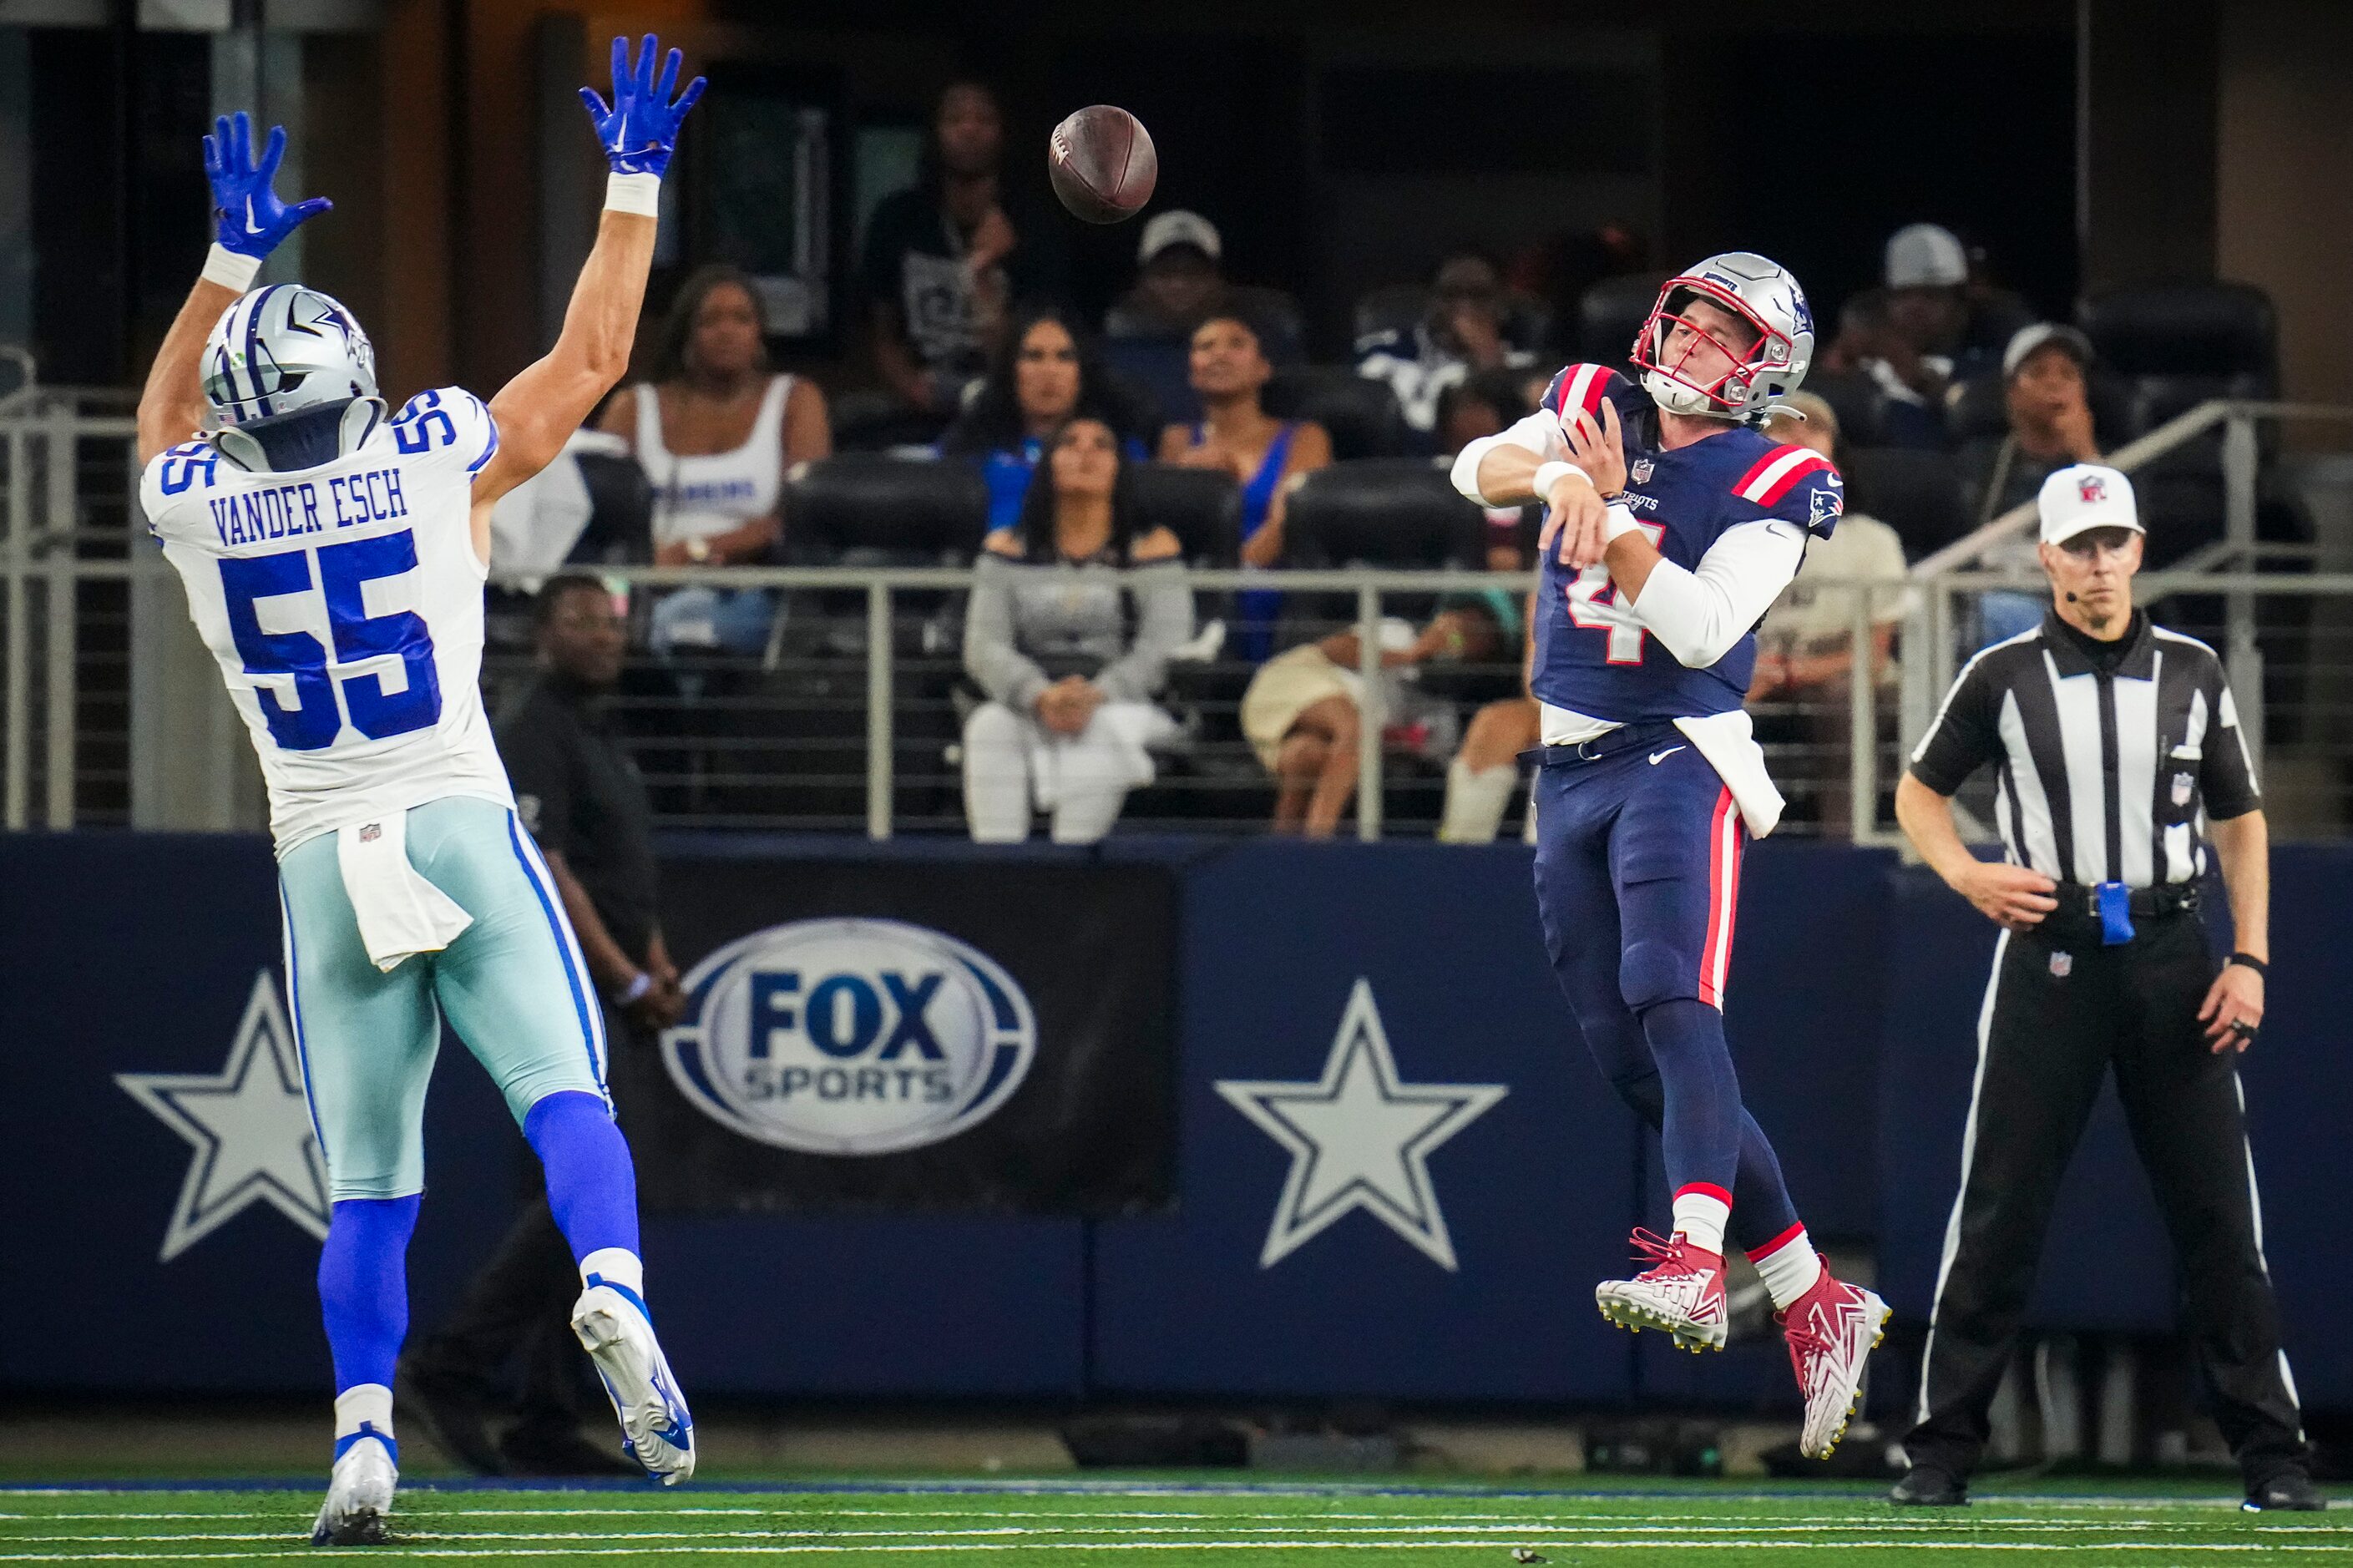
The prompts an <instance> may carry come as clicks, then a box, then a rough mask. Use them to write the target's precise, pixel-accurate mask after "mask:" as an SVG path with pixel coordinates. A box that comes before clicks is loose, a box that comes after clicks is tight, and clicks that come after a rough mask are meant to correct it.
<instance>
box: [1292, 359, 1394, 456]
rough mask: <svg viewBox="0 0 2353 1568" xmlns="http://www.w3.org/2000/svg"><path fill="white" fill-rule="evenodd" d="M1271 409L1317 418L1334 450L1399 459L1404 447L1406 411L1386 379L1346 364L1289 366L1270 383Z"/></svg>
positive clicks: (1300, 416)
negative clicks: (1368, 375)
mask: <svg viewBox="0 0 2353 1568" xmlns="http://www.w3.org/2000/svg"><path fill="white" fill-rule="evenodd" d="M1266 411H1267V412H1268V413H1269V414H1271V415H1273V416H1275V417H1276V418H1278V419H1313V420H1314V421H1315V422H1316V423H1317V424H1318V425H1321V426H1324V430H1325V431H1326V432H1327V433H1328V434H1329V435H1330V436H1331V437H1332V455H1333V456H1334V457H1335V458H1339V459H1341V460H1343V461H1346V460H1349V459H1352V458H1394V457H1396V456H1397V455H1398V453H1399V452H1401V451H1403V450H1404V449H1405V416H1404V414H1403V413H1402V412H1401V411H1400V410H1399V409H1398V404H1397V397H1396V395H1394V394H1393V393H1391V392H1390V391H1389V389H1388V384H1387V383H1385V382H1378V381H1367V380H1366V379H1365V378H1364V377H1363V376H1361V375H1358V374H1356V370H1355V368H1354V367H1353V366H1350V365H1344V364H1302V365H1286V366H1284V367H1283V368H1282V369H1281V370H1278V371H1276V372H1275V373H1274V379H1273V380H1271V381H1270V382H1268V383H1267V384H1266Z"/></svg>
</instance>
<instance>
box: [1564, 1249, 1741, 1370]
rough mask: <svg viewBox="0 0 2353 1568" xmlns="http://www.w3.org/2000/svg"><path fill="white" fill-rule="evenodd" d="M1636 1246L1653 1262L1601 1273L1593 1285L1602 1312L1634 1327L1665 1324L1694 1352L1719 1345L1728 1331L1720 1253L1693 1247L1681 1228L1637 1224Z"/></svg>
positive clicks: (1639, 1254)
mask: <svg viewBox="0 0 2353 1568" xmlns="http://www.w3.org/2000/svg"><path fill="white" fill-rule="evenodd" d="M1634 1247H1635V1255H1636V1256H1637V1257H1638V1258H1649V1259H1650V1260H1651V1268H1648V1269H1647V1270H1645V1271H1644V1272H1642V1273H1641V1274H1637V1275H1636V1276H1634V1278H1633V1279H1605V1280H1603V1281H1602V1282H1601V1283H1600V1284H1599V1285H1598V1286H1596V1287H1594V1290H1593V1300H1594V1302H1595V1303H1596V1304H1597V1305H1598V1306H1599V1307H1600V1309H1601V1315H1602V1316H1603V1317H1605V1318H1607V1319H1609V1321H1611V1322H1613V1323H1615V1324H1617V1325H1618V1326H1619V1327H1620V1328H1621V1329H1631V1330H1633V1331H1635V1332H1637V1333H1640V1332H1641V1331H1642V1330H1644V1329H1663V1330H1664V1331H1667V1332H1668V1333H1671V1334H1672V1335H1673V1336H1674V1337H1675V1343H1676V1344H1677V1345H1678V1346H1680V1347H1681V1348H1683V1349H1684V1350H1687V1351H1689V1352H1692V1353H1693V1354H1694V1355H1697V1354H1698V1353H1699V1352H1702V1351H1720V1350H1722V1349H1723V1348H1724V1341H1725V1332H1726V1331H1727V1318H1726V1314H1725V1309H1724V1258H1723V1255H1722V1254H1720V1253H1715V1252H1709V1251H1706V1250H1704V1248H1701V1247H1694V1246H1693V1245H1692V1244H1691V1243H1690V1242H1689V1241H1687V1240H1685V1239H1684V1238H1683V1233H1682V1232H1681V1231H1677V1232H1676V1233H1675V1235H1674V1238H1673V1239H1672V1240H1667V1239H1665V1238H1663V1237H1657V1236H1653V1235H1651V1233H1650V1232H1649V1231H1647V1230H1638V1231H1636V1232H1635V1233H1634Z"/></svg>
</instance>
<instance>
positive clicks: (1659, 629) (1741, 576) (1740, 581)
mask: <svg viewBox="0 0 2353 1568" xmlns="http://www.w3.org/2000/svg"><path fill="white" fill-rule="evenodd" d="M1805 559H1806V540H1805V531H1804V530H1802V529H1800V528H1799V527H1798V525H1797V524H1796V523H1793V522H1784V521H1780V520H1779V519H1778V518H1773V519H1767V520H1764V521H1757V522H1744V523H1741V524H1739V525H1738V526H1737V527H1734V528H1727V529H1725V531H1723V532H1722V533H1721V534H1719V535H1717V536H1716V541H1715V543H1714V544H1711V545H1709V546H1708V549H1707V553H1706V554H1704V555H1703V556H1701V557H1700V558H1699V570H1698V571H1696V572H1687V571H1685V570H1684V569H1683V568H1682V567H1680V566H1678V565H1676V564H1675V563H1673V562H1672V561H1662V562H1660V563H1658V564H1657V565H1656V566H1653V567H1652V568H1651V577H1650V581H1648V582H1646V583H1644V584H1642V596H1641V598H1640V599H1637V600H1634V601H1631V602H1630V604H1629V605H1628V606H1627V607H1628V608H1629V609H1630V610H1632V611H1633V612H1634V618H1635V619H1636V620H1638V621H1640V622H1641V623H1642V626H1643V627H1644V629H1645V630H1647V631H1649V632H1650V634H1651V636H1652V637H1657V638H1658V639H1659V642H1660V643H1661V645H1662V646H1663V647H1665V648H1666V650H1667V651H1668V652H1669V653H1671V654H1673V655H1674V656H1675V658H1676V659H1677V661H1678V662H1680V663H1681V664H1683V666H1684V668H1689V669H1705V668H1707V667H1708V666H1709V665H1712V664H1714V663H1715V661H1716V660H1717V659H1719V658H1723V657H1724V656H1725V654H1726V653H1728V652H1729V651H1731V648H1732V645H1733V644H1735V643H1736V642H1738V641H1739V640H1740V639H1741V637H1743V636H1745V635H1746V633H1747V631H1748V628H1749V627H1751V626H1755V625H1756V624H1757V621H1758V620H1759V619H1761V618H1762V617H1763V616H1764V614H1765V612H1766V611H1767V610H1768V609H1770V608H1771V607H1772V605H1773V601H1774V600H1775V599H1777V598H1779V597H1780V595H1781V590H1782V589H1784V588H1786V587H1788V585H1789V583H1790V580H1791V579H1792V578H1794V577H1796V576H1797V574H1798V568H1799V565H1800V564H1801V563H1803V562H1804V561H1805Z"/></svg>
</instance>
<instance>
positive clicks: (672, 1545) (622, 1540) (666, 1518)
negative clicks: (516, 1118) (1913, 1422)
mask: <svg viewBox="0 0 2353 1568" xmlns="http://www.w3.org/2000/svg"><path fill="white" fill-rule="evenodd" d="M317 1506H318V1497H317V1494H316V1493H315V1492H311V1491H301V1492H295V1491H267V1490H160V1489H159V1490H121V1491H99V1490H30V1489H27V1490H17V1491H5V1492H0V1562H8V1563H61V1562H71V1561H79V1560H90V1561H100V1562H107V1561H111V1562H122V1561H139V1562H146V1561H153V1562H191V1561H197V1560H202V1559H211V1558H218V1559H222V1560H225V1561H237V1562H245V1561H255V1560H269V1559H286V1558H292V1557H298V1556H302V1555H305V1554H308V1553H309V1552H310V1551H311V1548H310V1547H309V1546H308V1545H306V1544H305V1543H304V1539H303V1537H304V1532H305V1531H307V1529H308V1527H309V1524H310V1521H311V1514H312V1512H313V1510H315V1509H316V1508H317ZM394 1523H395V1526H396V1544H395V1545H392V1546H389V1547H384V1548H378V1549H375V1550H374V1552H372V1553H371V1554H372V1555H373V1556H375V1557H377V1558H396V1559H407V1558H435V1559H438V1558H464V1559H470V1560H477V1561H480V1562H482V1563H486V1564H489V1563H507V1562H514V1563H523V1562H530V1563H534V1564H543V1563H562V1562H568V1561H577V1562H583V1563H586V1562H592V1561H594V1562H597V1563H610V1562H614V1561H616V1560H619V1559H642V1560H646V1561H659V1562H661V1563H721V1562H727V1561H732V1560H739V1559H742V1558H746V1557H755V1558H756V1557H780V1558H796V1557H798V1558H810V1557H831V1556H836V1555H839V1554H842V1553H849V1552H856V1553H861V1554H891V1555H898V1556H919V1557H920V1559H921V1560H922V1561H923V1562H924V1563H938V1564H940V1568H951V1565H953V1564H957V1563H969V1564H972V1565H974V1568H981V1565H984V1564H985V1565H987V1568H1020V1565H1024V1564H1030V1563H1036V1564H1040V1565H1047V1564H1050V1565H1051V1568H1092V1565H1102V1564H1110V1563H1123V1562H1124V1563H1128V1564H1133V1563H1134V1562H1135V1558H1134V1553H1137V1552H1152V1553H1174V1554H1176V1555H1177V1556H1179V1557H1181V1558H1182V1560H1183V1561H1185V1562H1187V1563H1197V1562H1198V1563H1213V1564H1217V1565H1218V1568H1240V1565H1242V1564H1252V1563H1282V1564H1298V1563H1306V1562H1314V1561H1315V1560H1316V1559H1317V1557H1318V1556H1319V1554H1324V1553H1331V1552H1346V1553H1348V1554H1349V1560H1350V1562H1351V1563H1356V1564H1364V1565H1366V1568H1370V1565H1372V1564H1383V1563H1398V1564H1405V1563H1410V1564H1413V1565H1415V1568H1440V1565H1451V1564H1479V1565H1481V1568H1511V1565H1512V1564H1513V1563H1514V1562H1515V1561H1520V1562H1526V1561H1533V1560H1534V1559H1533V1558H1530V1557H1526V1556H1520V1555H1517V1554H1520V1553H1533V1554H1535V1558H1541V1559H1542V1560H1544V1561H1545V1562H1547V1563H1555V1564H1568V1563H1607V1564H1610V1565H1611V1568H1640V1565H1642V1564H1649V1563H1775V1564H1784V1563H1786V1564H1804V1563H1840V1564H1843V1565H1849V1568H1864V1565H1867V1564H1875V1563H1938V1562H1983V1561H1988V1560H1993V1561H2000V1560H2003V1559H2007V1558H2010V1557H2013V1556H2015V1555H2016V1554H2019V1553H2025V1552H2064V1553H2066V1554H2067V1559H2068V1561H2069V1562H2070V1563H2086V1564H2089V1563H2133V1564H2137V1565H2138V1568H2153V1565H2156V1564H2164V1563H2191V1562H2214V1563H2226V1562H2248V1561H2264V1560H2269V1561H2278V1562H2283V1563H2285V1562H2295V1563H2307V1562H2309V1563H2327V1562H2344V1563H2353V1517H2348V1515H2347V1514H2344V1513H2336V1514H2328V1515H2313V1514H2305V1515H2272V1516H2268V1517H2266V1516H2261V1515H2251V1514H2242V1513H2241V1512H2239V1511H2238V1510H2236V1509H2235V1508H2232V1507H2229V1506H2227V1500H2224V1499H2220V1498H2216V1497H2213V1496H2211V1494H2210V1495H2209V1496H2207V1497H2205V1498H2203V1499H2200V1500H2187V1499H2183V1498H2179V1497H2174V1498H2168V1497H2162V1496H2129V1497H2116V1498H2106V1499H2098V1498H2059V1497H2047V1496H2001V1495H1998V1494H1996V1495H1989V1496H1987V1497H1985V1498H1983V1499H1981V1500H1979V1501H1978V1503H1977V1504H1976V1506H1974V1507H1972V1508H1969V1509H1967V1510H1957V1511H1954V1512H1949V1513H1937V1514H1921V1513H1915V1512H1903V1513H1899V1512H1897V1511H1895V1510H1893V1509H1891V1508H1890V1507H1889V1506H1888V1505H1887V1504H1886V1503H1884V1502H1883V1501H1882V1500H1880V1498H1879V1496H1878V1494H1877V1492H1876V1491H1870V1492H1865V1491H1860V1490H1858V1491H1855V1492H1852V1493H1841V1492H1835V1491H1828V1490H1822V1489H1807V1490H1803V1491H1777V1490H1774V1489H1767V1488H1759V1489H1747V1488H1744V1487H1739V1486H1737V1485H1736V1484H1726V1485H1722V1486H1715V1487H1695V1488H1689V1489H1676V1490H1672V1491H1660V1492H1656V1493H1651V1494H1647V1495H1632V1494H1628V1493H1623V1492H1620V1493H1615V1494H1613V1493H1609V1492H1603V1491H1595V1492H1577V1491H1570V1490H1537V1489H1527V1490H1514V1489H1493V1488H1475V1487H1461V1488H1396V1489H1390V1488H1382V1487H1378V1486H1311V1485H1299V1486H1283V1485H1268V1486H1258V1487H1241V1486H1232V1487H1228V1486H1208V1485H1199V1486H1196V1485H1155V1484H1145V1483H1101V1484H1092V1485H1090V1484H1086V1483H1067V1482H1057V1483H1041V1484H1040V1485H1038V1486H1035V1487H1031V1486H1024V1485H1022V1484H1019V1483H997V1482H992V1483H987V1484H973V1485H969V1486H965V1485H958V1484H955V1483H941V1484H939V1485H937V1486H934V1487H906V1486H890V1487H877V1488H873V1489H861V1488H857V1487H855V1486H851V1485H842V1486H839V1487H831V1486H828V1489H823V1490H819V1489H794V1490H757V1491H754V1490H735V1491H731V1490H725V1489H720V1488H716V1487H713V1488H707V1489H706V1488H696V1489H689V1490H687V1491H684V1492H681V1493H676V1494H664V1493H654V1492H648V1491H639V1490H593V1491H592V1490H583V1491H521V1490H488V1489H482V1490H433V1489H414V1490H408V1491H405V1492H404V1493H403V1494H402V1498H401V1504H400V1508H399V1510H398V1511H397V1512H396V1515H395V1516H394ZM1965 1553H1966V1554H1967V1555H1964V1554H1965ZM1989 1553H1990V1554H1993V1556H1992V1557H1991V1558H1990V1559H1989V1558H1988V1557H1987V1556H1985V1555H1983V1554H1989ZM1151 1560H1152V1561H1165V1559H1161V1558H1155V1559H1151Z"/></svg>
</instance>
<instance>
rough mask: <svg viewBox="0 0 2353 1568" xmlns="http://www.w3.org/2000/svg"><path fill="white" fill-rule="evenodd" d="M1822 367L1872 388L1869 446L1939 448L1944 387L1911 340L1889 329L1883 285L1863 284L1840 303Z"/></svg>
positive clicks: (1891, 324) (1942, 442) (1942, 434)
mask: <svg viewBox="0 0 2353 1568" xmlns="http://www.w3.org/2000/svg"><path fill="white" fill-rule="evenodd" d="M1822 369H1823V371H1824V373H1825V374H1829V375H1840V374H1846V375H1855V376H1861V377H1863V378H1865V379H1866V380H1868V381H1869V382H1870V383H1871V384H1872V385H1873V388H1874V389H1875V391H1876V394H1877V399H1878V402H1879V405H1880V407H1879V419H1878V422H1879V428H1878V429H1877V430H1876V431H1873V432H1871V434H1872V435H1873V437H1874V439H1873V443H1872V444H1873V445H1876V446H1882V447H1913V448H1915V449H1918V450H1924V451H1938V450H1941V449H1942V448H1943V447H1944V446H1945V416H1944V406H1945V399H1946V397H1947V394H1948V390H1949V389H1948V388H1947V386H1946V385H1945V383H1944V379H1943V377H1942V375H1941V374H1938V373H1937V371H1936V369H1935V368H1934V367H1933V366H1930V365H1929V364H1927V363H1925V362H1924V361H1923V360H1922V358H1921V356H1920V353H1919V351H1918V350H1917V349H1915V347H1914V346H1913V343H1912V340H1911V339H1910V338H1909V337H1907V336H1905V334H1903V333H1901V332H1898V331H1896V330H1895V325H1894V319H1893V316H1892V315H1891V313H1890V310H1889V305H1888V294H1887V291H1886V290H1885V289H1866V290H1865V291H1864V292H1862V293H1861V294H1857V295H1856V296H1855V297H1854V298H1852V300H1848V301H1847V302H1846V303H1845V304H1844V305H1842V306H1841V307H1840V309H1839V321H1838V332H1837V335H1836V336H1834V337H1832V338H1831V342H1830V347H1829V348H1828V349H1826V350H1824V351H1823V354H1822Z"/></svg>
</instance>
